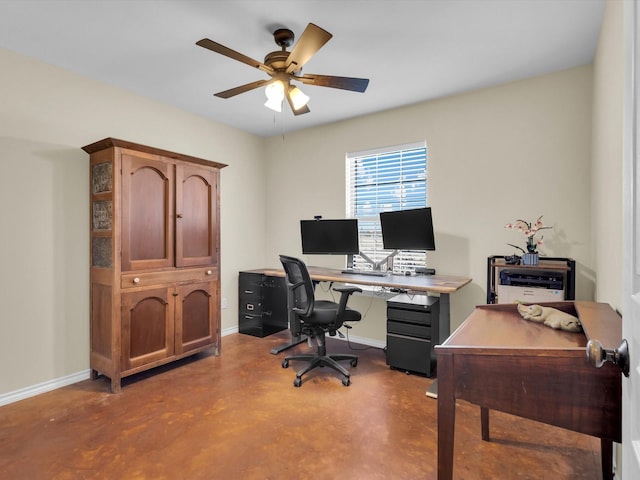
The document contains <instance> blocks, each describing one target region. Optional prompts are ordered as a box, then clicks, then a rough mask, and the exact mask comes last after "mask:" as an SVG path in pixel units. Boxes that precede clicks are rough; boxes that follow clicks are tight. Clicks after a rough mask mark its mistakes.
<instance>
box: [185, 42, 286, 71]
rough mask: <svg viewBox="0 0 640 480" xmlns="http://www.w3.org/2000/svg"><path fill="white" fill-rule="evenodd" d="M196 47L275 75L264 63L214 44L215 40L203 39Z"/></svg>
mask: <svg viewBox="0 0 640 480" xmlns="http://www.w3.org/2000/svg"><path fill="white" fill-rule="evenodd" d="M196 45H198V46H200V47H203V48H206V49H208V50H211V51H212V52H216V53H219V54H220V55H224V56H225V57H229V58H231V59H233V60H237V61H238V62H242V63H246V64H247V65H249V66H250V67H254V68H257V69H259V70H262V71H263V72H266V73H268V74H269V75H271V74H273V73H274V70H273V68H271V67H269V66H267V65H265V64H264V63H262V62H259V61H257V60H254V59H253V58H251V57H247V56H246V55H243V54H242V53H238V52H236V51H235V50H231V49H230V48H229V47H225V46H224V45H220V44H219V43H217V42H214V41H213V40H209V39H208V38H203V39H202V40H199V41H197V42H196Z"/></svg>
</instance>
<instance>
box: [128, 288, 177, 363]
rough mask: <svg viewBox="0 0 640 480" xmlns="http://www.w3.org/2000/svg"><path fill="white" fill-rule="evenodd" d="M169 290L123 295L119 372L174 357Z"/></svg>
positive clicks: (171, 301) (144, 291)
mask: <svg viewBox="0 0 640 480" xmlns="http://www.w3.org/2000/svg"><path fill="white" fill-rule="evenodd" d="M173 293H174V289H173V288H172V287H164V288H151V289H145V290H142V291H138V292H132V293H123V294H122V363H123V365H122V369H123V370H129V369H132V368H137V367H139V366H142V365H146V364H148V363H151V362H155V361H158V360H162V359H164V358H167V357H170V356H172V355H174V351H175V349H174V331H175V330H174V308H175V299H174V298H175V297H174V295H173Z"/></svg>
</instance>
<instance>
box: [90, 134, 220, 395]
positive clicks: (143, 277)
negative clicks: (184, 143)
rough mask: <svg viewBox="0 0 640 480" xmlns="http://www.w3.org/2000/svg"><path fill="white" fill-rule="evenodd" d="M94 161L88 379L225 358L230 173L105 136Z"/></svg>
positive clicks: (94, 148)
mask: <svg viewBox="0 0 640 480" xmlns="http://www.w3.org/2000/svg"><path fill="white" fill-rule="evenodd" d="M83 150H84V151H85V152H87V153H89V154H90V162H91V166H90V177H91V178H90V189H91V191H90V200H91V208H90V216H91V219H90V221H91V224H90V229H91V235H90V237H91V246H90V249H91V259H90V261H91V339H90V341H91V359H90V363H91V378H93V379H95V378H97V377H98V376H99V375H100V374H102V375H105V376H107V377H109V378H110V379H111V391H112V392H114V393H116V392H119V391H120V385H121V379H122V378H123V377H126V376H129V375H132V374H135V373H138V372H141V371H143V370H147V369H150V368H153V367H156V366H159V365H163V364H165V363H168V362H172V361H174V360H177V359H180V358H183V357H186V356H188V355H193V354H195V353H198V352H201V351H203V350H206V349H213V351H214V353H215V354H216V355H219V354H220V226H219V188H218V187H219V177H220V169H221V168H223V167H225V166H226V165H224V164H221V163H216V162H211V161H208V160H204V159H200V158H195V157H191V156H188V155H182V154H179V153H173V152H169V151H166V150H161V149H157V148H153V147H147V146H144V145H138V144H135V143H131V142H126V141H122V140H118V139H115V138H106V139H104V140H100V141H98V142H96V143H92V144H91V145H87V146H85V147H83Z"/></svg>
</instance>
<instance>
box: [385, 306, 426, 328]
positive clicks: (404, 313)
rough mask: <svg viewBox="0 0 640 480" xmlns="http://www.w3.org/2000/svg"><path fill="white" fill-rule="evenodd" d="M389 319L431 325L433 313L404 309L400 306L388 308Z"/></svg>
mask: <svg viewBox="0 0 640 480" xmlns="http://www.w3.org/2000/svg"><path fill="white" fill-rule="evenodd" d="M387 319H389V320H397V321H399V322H411V323H418V324H422V325H431V313H427V312H416V311H415V310H402V309H400V308H393V307H388V308H387Z"/></svg>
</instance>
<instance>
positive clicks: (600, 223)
mask: <svg viewBox="0 0 640 480" xmlns="http://www.w3.org/2000/svg"><path fill="white" fill-rule="evenodd" d="M622 12H623V2H620V1H608V2H607V7H606V10H605V16H604V20H603V24H602V30H601V32H600V39H599V42H598V50H597V52H596V58H595V61H594V67H593V71H594V73H593V84H594V89H593V158H592V164H591V172H592V181H591V186H592V190H593V194H592V196H591V210H592V219H593V220H592V232H591V235H592V242H591V244H592V247H591V248H592V258H593V261H592V263H593V267H594V271H595V272H597V274H596V278H597V281H596V295H595V299H596V300H597V301H599V302H605V303H609V304H611V305H612V306H613V307H614V308H617V309H621V308H622V140H623V138H622V102H623V86H624V84H623V81H624V78H623V73H624V56H623V55H624V36H623V21H622Z"/></svg>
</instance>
